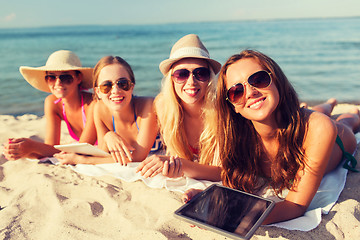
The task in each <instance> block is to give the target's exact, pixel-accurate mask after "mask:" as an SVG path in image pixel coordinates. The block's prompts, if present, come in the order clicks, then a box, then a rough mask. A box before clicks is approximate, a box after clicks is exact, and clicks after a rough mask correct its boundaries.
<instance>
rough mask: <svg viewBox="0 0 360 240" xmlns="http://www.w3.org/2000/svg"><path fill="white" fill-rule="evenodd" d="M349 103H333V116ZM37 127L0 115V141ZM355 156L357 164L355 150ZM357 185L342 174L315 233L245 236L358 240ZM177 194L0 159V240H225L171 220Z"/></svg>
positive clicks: (355, 178)
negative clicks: (338, 191) (341, 185)
mask: <svg viewBox="0 0 360 240" xmlns="http://www.w3.org/2000/svg"><path fill="white" fill-rule="evenodd" d="M353 106H354V105H350V104H339V105H338V106H336V107H335V109H334V112H333V113H334V114H338V113H341V112H346V111H347V110H348V109H349V108H351V107H353ZM359 107H360V106H359ZM44 124H45V121H44V119H43V118H41V117H37V116H35V115H23V116H19V117H13V116H7V115H1V116H0V142H1V143H3V142H5V141H6V140H7V139H8V138H10V137H33V138H35V139H43V138H44V135H45V132H44V131H45V129H44ZM62 131H63V132H62V143H68V142H69V141H70V138H69V136H68V135H67V133H66V128H64V127H62ZM359 147H360V145H358V148H359ZM2 148H3V147H2V146H1V147H0V150H1V152H2ZM356 159H357V160H358V162H359V159H360V151H359V152H358V153H357V154H356ZM359 165H360V164H358V166H357V169H360V166H359ZM359 184H360V173H354V172H349V173H348V176H347V181H346V184H345V188H344V190H343V191H342V193H341V195H340V197H339V199H338V202H337V203H336V204H335V205H334V207H333V208H332V210H331V211H330V213H329V214H327V215H323V216H322V221H321V223H320V225H319V226H318V227H316V228H315V229H313V230H311V231H308V232H302V231H295V230H292V231H290V230H286V229H282V228H277V227H266V226H265V227H260V228H259V229H258V230H257V231H256V233H255V235H254V237H253V238H252V239H292V240H306V239H320V240H322V239H324V240H325V239H326V240H331V239H337V240H339V239H360V187H359ZM180 197H181V194H180V193H178V192H172V191H169V190H167V189H164V188H162V189H155V188H150V187H148V186H147V185H145V184H144V183H143V182H142V181H136V182H125V181H122V180H120V179H118V178H115V177H113V176H100V177H92V176H87V175H84V174H80V173H78V172H75V171H74V170H73V169H72V168H71V167H69V166H56V165H51V164H45V163H39V162H38V161H29V160H26V159H21V160H18V161H7V160H5V159H4V157H3V156H2V155H1V159H0V206H1V210H0V219H1V221H0V238H1V239H37V240H41V239H87V240H92V239H227V238H225V237H223V236H221V235H219V234H217V233H213V232H211V231H207V230H203V229H199V228H197V227H191V226H190V224H188V223H186V222H183V221H181V220H178V219H176V218H175V217H174V215H173V212H174V211H175V210H176V209H177V208H179V207H180V206H181V205H182V202H181V199H180Z"/></svg>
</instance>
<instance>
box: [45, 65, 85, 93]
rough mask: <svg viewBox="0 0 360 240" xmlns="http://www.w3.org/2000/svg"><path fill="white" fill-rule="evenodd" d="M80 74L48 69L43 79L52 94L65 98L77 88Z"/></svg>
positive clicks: (80, 77) (80, 78)
mask: <svg viewBox="0 0 360 240" xmlns="http://www.w3.org/2000/svg"><path fill="white" fill-rule="evenodd" d="M81 80H82V75H81V74H79V75H78V74H76V72H75V71H48V72H46V76H45V81H46V82H47V84H48V86H49V89H50V91H51V93H52V94H54V95H55V97H57V98H66V97H67V96H69V95H71V94H73V93H74V92H75V91H78V90H79V84H80V83H81Z"/></svg>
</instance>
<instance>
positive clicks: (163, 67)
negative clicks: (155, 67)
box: [159, 56, 221, 76]
mask: <svg viewBox="0 0 360 240" xmlns="http://www.w3.org/2000/svg"><path fill="white" fill-rule="evenodd" d="M184 58H199V59H204V60H206V61H208V62H209V64H210V65H211V68H212V69H213V71H214V73H215V75H216V74H218V72H219V71H220V68H221V64H220V63H219V62H218V61H216V60H214V59H211V58H207V57H201V56H196V57H194V56H181V57H178V58H171V59H166V60H164V61H162V62H161V63H160V65H159V69H160V71H161V73H162V74H163V75H164V76H165V75H166V74H167V73H168V72H169V70H170V68H171V66H172V65H173V64H174V63H176V62H177V61H179V60H181V59H184Z"/></svg>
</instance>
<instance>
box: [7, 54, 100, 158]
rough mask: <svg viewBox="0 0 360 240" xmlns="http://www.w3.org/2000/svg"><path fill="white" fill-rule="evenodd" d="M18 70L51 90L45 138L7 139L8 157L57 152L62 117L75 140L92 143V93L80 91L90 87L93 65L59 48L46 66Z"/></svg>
mask: <svg viewBox="0 0 360 240" xmlns="http://www.w3.org/2000/svg"><path fill="white" fill-rule="evenodd" d="M20 73H21V74H22V75H23V77H24V78H25V80H26V81H27V82H28V83H29V84H30V85H31V86H33V87H35V88H36V89H39V90H41V91H44V92H49V93H52V94H51V95H49V96H48V97H46V99H45V102H44V113H45V119H46V136H45V142H44V143H42V142H38V141H35V140H32V139H29V138H17V139H9V141H8V142H7V143H5V144H4V155H5V157H6V158H7V159H8V160H16V159H19V158H24V157H28V158H41V157H46V156H52V155H53V154H54V153H56V152H59V150H57V149H55V148H54V147H53V146H54V145H57V144H60V133H61V132H60V128H61V120H64V121H65V122H66V125H67V128H68V131H69V134H70V136H71V137H72V138H73V139H74V140H75V141H79V142H88V143H91V144H94V143H95V141H96V130H95V125H94V120H93V114H92V111H93V104H92V99H93V98H92V94H91V93H89V92H85V91H81V90H82V89H88V88H91V87H92V68H87V67H82V65H81V62H80V59H79V57H78V56H77V55H76V54H75V53H73V52H71V51H67V50H59V51H56V52H54V53H52V54H51V55H50V56H49V58H48V60H47V62H46V65H45V66H42V67H36V68H34V67H24V66H22V67H20Z"/></svg>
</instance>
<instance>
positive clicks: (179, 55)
mask: <svg viewBox="0 0 360 240" xmlns="http://www.w3.org/2000/svg"><path fill="white" fill-rule="evenodd" d="M183 58H201V59H205V60H207V61H208V62H209V64H210V65H211V67H212V69H213V70H214V73H215V74H217V73H218V72H219V71H220V68H221V64H220V63H219V62H217V61H215V60H213V59H211V58H210V54H209V52H208V50H207V49H206V47H205V46H204V44H203V43H202V42H201V40H200V38H199V36H198V35H196V34H189V35H186V36H184V37H182V38H180V39H179V40H178V41H177V42H176V43H175V44H174V46H173V47H172V49H171V52H170V57H169V58H168V59H166V60H164V61H162V62H161V63H160V65H159V68H160V71H161V72H162V74H164V75H166V74H167V73H168V72H169V70H170V68H171V66H172V65H173V64H174V63H175V62H177V61H179V60H181V59H183Z"/></svg>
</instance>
